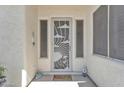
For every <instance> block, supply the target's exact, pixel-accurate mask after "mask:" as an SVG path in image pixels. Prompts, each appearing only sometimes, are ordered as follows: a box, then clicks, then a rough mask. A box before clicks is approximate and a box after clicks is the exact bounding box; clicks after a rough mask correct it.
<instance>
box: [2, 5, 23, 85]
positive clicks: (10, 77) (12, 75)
mask: <svg viewBox="0 0 124 93" xmlns="http://www.w3.org/2000/svg"><path fill="white" fill-rule="evenodd" d="M24 17H25V15H24V6H0V64H2V65H4V66H5V67H6V68H7V73H6V74H7V84H6V85H7V86H21V70H22V68H23V61H24V57H23V56H24V55H23V49H24V45H23V41H24V28H25V27H24Z"/></svg>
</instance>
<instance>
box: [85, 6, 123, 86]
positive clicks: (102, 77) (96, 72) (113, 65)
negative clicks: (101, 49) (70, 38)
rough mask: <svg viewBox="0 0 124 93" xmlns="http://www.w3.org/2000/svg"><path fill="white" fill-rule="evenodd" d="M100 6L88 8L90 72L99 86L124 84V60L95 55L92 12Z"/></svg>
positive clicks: (88, 58) (87, 26)
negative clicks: (93, 52)
mask: <svg viewBox="0 0 124 93" xmlns="http://www.w3.org/2000/svg"><path fill="white" fill-rule="evenodd" d="M97 7H99V6H92V7H91V8H89V9H88V10H87V15H86V28H87V29H86V30H87V42H88V43H87V47H88V49H87V53H88V55H87V66H88V74H89V75H90V77H91V78H92V79H93V80H94V81H95V82H96V84H97V85H98V86H124V61H118V60H115V59H110V58H105V57H102V56H98V55H93V54H92V51H93V27H92V26H93V24H92V23H93V20H92V13H93V12H94V11H95V10H96V9H97Z"/></svg>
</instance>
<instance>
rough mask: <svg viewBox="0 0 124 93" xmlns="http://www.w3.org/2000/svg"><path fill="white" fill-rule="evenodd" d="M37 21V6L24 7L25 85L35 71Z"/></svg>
mask: <svg viewBox="0 0 124 93" xmlns="http://www.w3.org/2000/svg"><path fill="white" fill-rule="evenodd" d="M37 19H38V17H37V6H25V28H26V29H25V42H24V43H25V51H24V52H25V62H24V69H25V71H26V73H27V76H26V85H27V84H28V83H29V82H30V81H31V80H32V78H33V77H34V75H35V73H36V71H37V28H38V26H37ZM32 32H34V41H35V45H34V46H33V44H32Z"/></svg>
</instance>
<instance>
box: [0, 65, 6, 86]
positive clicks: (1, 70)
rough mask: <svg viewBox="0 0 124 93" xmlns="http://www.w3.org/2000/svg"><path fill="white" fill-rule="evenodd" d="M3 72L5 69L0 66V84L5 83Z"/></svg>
mask: <svg viewBox="0 0 124 93" xmlns="http://www.w3.org/2000/svg"><path fill="white" fill-rule="evenodd" d="M5 71H6V68H5V67H3V66H1V65H0V84H1V83H4V82H5V81H6V76H5Z"/></svg>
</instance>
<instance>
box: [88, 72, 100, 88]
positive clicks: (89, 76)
mask: <svg viewBox="0 0 124 93" xmlns="http://www.w3.org/2000/svg"><path fill="white" fill-rule="evenodd" d="M87 77H88V78H89V79H90V80H91V82H92V83H93V84H94V85H95V86H96V87H99V86H98V85H97V84H96V82H94V80H93V79H92V78H91V77H90V76H89V75H88V74H87Z"/></svg>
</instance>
